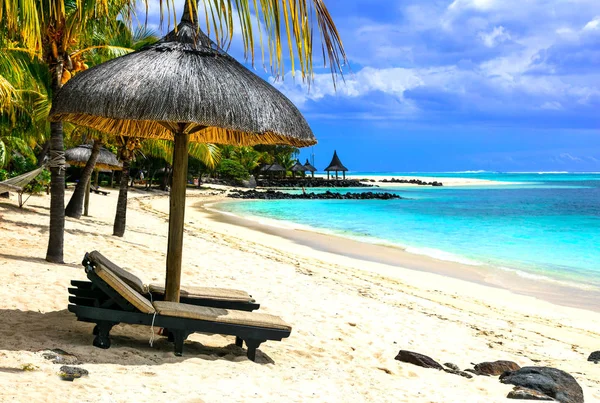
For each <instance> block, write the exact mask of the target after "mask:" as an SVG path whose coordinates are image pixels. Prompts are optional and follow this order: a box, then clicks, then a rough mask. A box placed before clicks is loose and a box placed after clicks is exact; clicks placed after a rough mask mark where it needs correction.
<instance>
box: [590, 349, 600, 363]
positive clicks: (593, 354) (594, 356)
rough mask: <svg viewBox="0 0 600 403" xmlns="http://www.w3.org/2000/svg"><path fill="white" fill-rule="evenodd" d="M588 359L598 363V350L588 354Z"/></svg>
mask: <svg viewBox="0 0 600 403" xmlns="http://www.w3.org/2000/svg"><path fill="white" fill-rule="evenodd" d="M588 361H594V364H598V362H600V351H594V352H593V353H592V354H590V356H589V357H588Z"/></svg>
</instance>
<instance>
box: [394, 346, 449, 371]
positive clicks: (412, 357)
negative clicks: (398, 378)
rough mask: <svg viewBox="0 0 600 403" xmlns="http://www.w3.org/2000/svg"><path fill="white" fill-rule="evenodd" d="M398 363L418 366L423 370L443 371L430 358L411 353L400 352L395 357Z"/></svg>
mask: <svg viewBox="0 0 600 403" xmlns="http://www.w3.org/2000/svg"><path fill="white" fill-rule="evenodd" d="M396 359H397V360H398V361H402V362H408V363H409V364H414V365H418V366H419V367H423V368H435V369H439V370H443V369H444V367H442V366H441V365H440V364H439V363H438V362H437V361H435V360H434V359H433V358H431V357H427V356H426V355H423V354H419V353H414V352H412V351H407V350H400V351H399V352H398V355H397V356H396Z"/></svg>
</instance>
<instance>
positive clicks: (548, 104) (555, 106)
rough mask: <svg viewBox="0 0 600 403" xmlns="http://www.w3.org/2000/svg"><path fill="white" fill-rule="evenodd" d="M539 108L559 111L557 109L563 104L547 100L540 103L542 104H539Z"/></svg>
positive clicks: (561, 107)
mask: <svg viewBox="0 0 600 403" xmlns="http://www.w3.org/2000/svg"><path fill="white" fill-rule="evenodd" d="M540 109H546V110H554V111H559V110H561V109H563V106H562V105H561V104H560V102H557V101H548V102H544V103H543V104H542V106H540Z"/></svg>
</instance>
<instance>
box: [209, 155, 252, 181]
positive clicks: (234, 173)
mask: <svg viewBox="0 0 600 403" xmlns="http://www.w3.org/2000/svg"><path fill="white" fill-rule="evenodd" d="M217 173H218V174H219V177H220V178H221V179H225V180H234V181H237V182H240V181H243V180H246V179H248V178H249V177H250V173H249V172H248V170H246V168H244V166H242V164H240V163H239V162H237V161H234V160H230V159H224V160H221V163H220V164H219V166H218V167H217Z"/></svg>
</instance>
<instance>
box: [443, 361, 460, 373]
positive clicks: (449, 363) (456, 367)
mask: <svg viewBox="0 0 600 403" xmlns="http://www.w3.org/2000/svg"><path fill="white" fill-rule="evenodd" d="M444 366H445V367H448V368H450V369H453V370H455V371H460V368H459V367H458V365H456V364H453V363H451V362H447V363H445V364H444Z"/></svg>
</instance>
